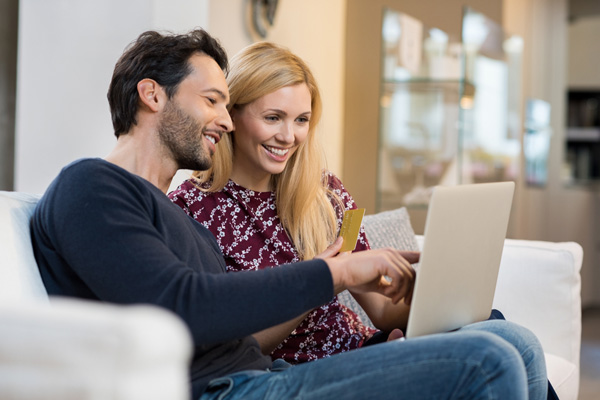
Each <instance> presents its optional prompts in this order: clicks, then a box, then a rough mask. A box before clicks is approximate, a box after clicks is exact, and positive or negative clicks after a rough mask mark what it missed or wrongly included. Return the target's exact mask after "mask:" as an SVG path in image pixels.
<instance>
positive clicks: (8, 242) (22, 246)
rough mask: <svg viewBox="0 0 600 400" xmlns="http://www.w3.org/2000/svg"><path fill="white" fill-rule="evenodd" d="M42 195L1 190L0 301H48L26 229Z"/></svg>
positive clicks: (27, 229) (3, 302)
mask: <svg viewBox="0 0 600 400" xmlns="http://www.w3.org/2000/svg"><path fill="white" fill-rule="evenodd" d="M40 197H41V196H39V195H33V194H27V193H20V192H5V191H0V303H2V304H5V303H11V302H14V303H17V302H29V301H38V302H48V294H47V292H46V289H45V288H44V284H43V282H42V278H41V276H40V273H39V270H38V268H37V264H36V263H35V258H34V256H33V249H32V247H31V235H30V232H29V219H30V218H31V215H32V214H33V210H34V209H35V205H36V204H37V202H38V201H39V199H40Z"/></svg>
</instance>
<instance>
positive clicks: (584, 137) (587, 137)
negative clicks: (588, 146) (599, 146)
mask: <svg viewBox="0 0 600 400" xmlns="http://www.w3.org/2000/svg"><path fill="white" fill-rule="evenodd" d="M567 141H569V142H600V127H592V128H575V127H570V128H567Z"/></svg>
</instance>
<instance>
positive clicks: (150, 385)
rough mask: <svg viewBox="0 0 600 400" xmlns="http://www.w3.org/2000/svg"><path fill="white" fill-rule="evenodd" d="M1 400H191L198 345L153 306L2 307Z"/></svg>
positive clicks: (64, 302)
mask: <svg viewBox="0 0 600 400" xmlns="http://www.w3.org/2000/svg"><path fill="white" fill-rule="evenodd" d="M0 337H1V338H2V340H1V341H0V398H1V399H5V400H16V399H19V400H42V399H44V400H54V399H56V400H58V399H75V398H77V399H80V400H87V399H115V400H116V399H133V400H137V399H139V400H142V399H144V400H148V399H155V400H162V399H180V400H187V399H188V398H189V396H190V383H189V370H188V363H189V361H190V357H191V351H192V344H191V343H192V342H191V338H190V335H189V333H188V331H187V329H186V327H185V325H184V324H183V322H181V321H180V320H179V319H178V318H177V317H175V316H174V314H172V313H170V312H168V311H166V310H163V309H160V308H158V307H153V306H142V305H139V306H116V305H108V304H103V303H95V302H93V303H92V302H87V301H82V300H74V299H60V300H52V301H51V303H50V304H45V305H44V304H33V303H29V304H20V305H17V306H14V305H13V306H9V305H6V304H4V305H0Z"/></svg>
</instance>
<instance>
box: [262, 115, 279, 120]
mask: <svg viewBox="0 0 600 400" xmlns="http://www.w3.org/2000/svg"><path fill="white" fill-rule="evenodd" d="M265 119H266V120H267V121H269V122H275V121H279V117H278V116H277V115H267V116H266V117H265Z"/></svg>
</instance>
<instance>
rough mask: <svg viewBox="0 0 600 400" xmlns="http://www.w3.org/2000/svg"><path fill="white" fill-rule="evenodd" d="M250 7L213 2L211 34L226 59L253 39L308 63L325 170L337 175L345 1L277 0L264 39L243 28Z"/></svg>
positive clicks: (244, 2)
mask: <svg viewBox="0 0 600 400" xmlns="http://www.w3.org/2000/svg"><path fill="white" fill-rule="evenodd" d="M249 3H250V1H248V0H226V1H223V0H212V1H211V2H210V21H211V27H210V29H211V33H212V34H213V35H215V36H216V37H217V38H219V39H220V40H221V43H222V44H223V46H224V47H225V49H226V50H227V53H228V54H229V55H230V56H232V55H234V54H235V53H237V52H238V51H239V50H240V49H242V48H243V47H245V46H247V45H248V44H250V43H252V42H254V41H258V40H269V41H273V42H276V43H279V44H281V45H284V46H286V47H288V48H290V50H292V51H293V52H294V53H296V54H298V55H299V56H300V57H302V58H303V59H304V60H305V61H306V62H307V63H308V65H309V66H310V68H311V70H312V72H313V74H314V75H315V78H316V79H317V82H318V83H319V87H320V89H321V96H322V98H323V117H322V119H321V124H320V127H319V136H320V138H321V141H322V143H323V145H324V147H325V152H326V156H327V161H328V168H329V169H330V170H331V171H333V172H334V173H336V174H338V175H340V177H342V176H341V175H342V167H341V165H342V151H341V148H342V138H343V135H344V132H343V131H342V125H343V112H344V102H343V92H344V71H345V67H344V43H345V36H344V35H345V27H346V0H327V1H322V0H303V1H293V0H281V1H279V4H278V8H277V13H276V16H275V22H274V24H273V27H272V28H271V30H270V31H269V33H268V36H267V37H266V38H265V39H261V38H260V37H257V36H256V35H253V34H252V33H251V32H250V31H249V30H248V28H247V27H248V13H249V9H248V6H249ZM342 178H343V177H342Z"/></svg>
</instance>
